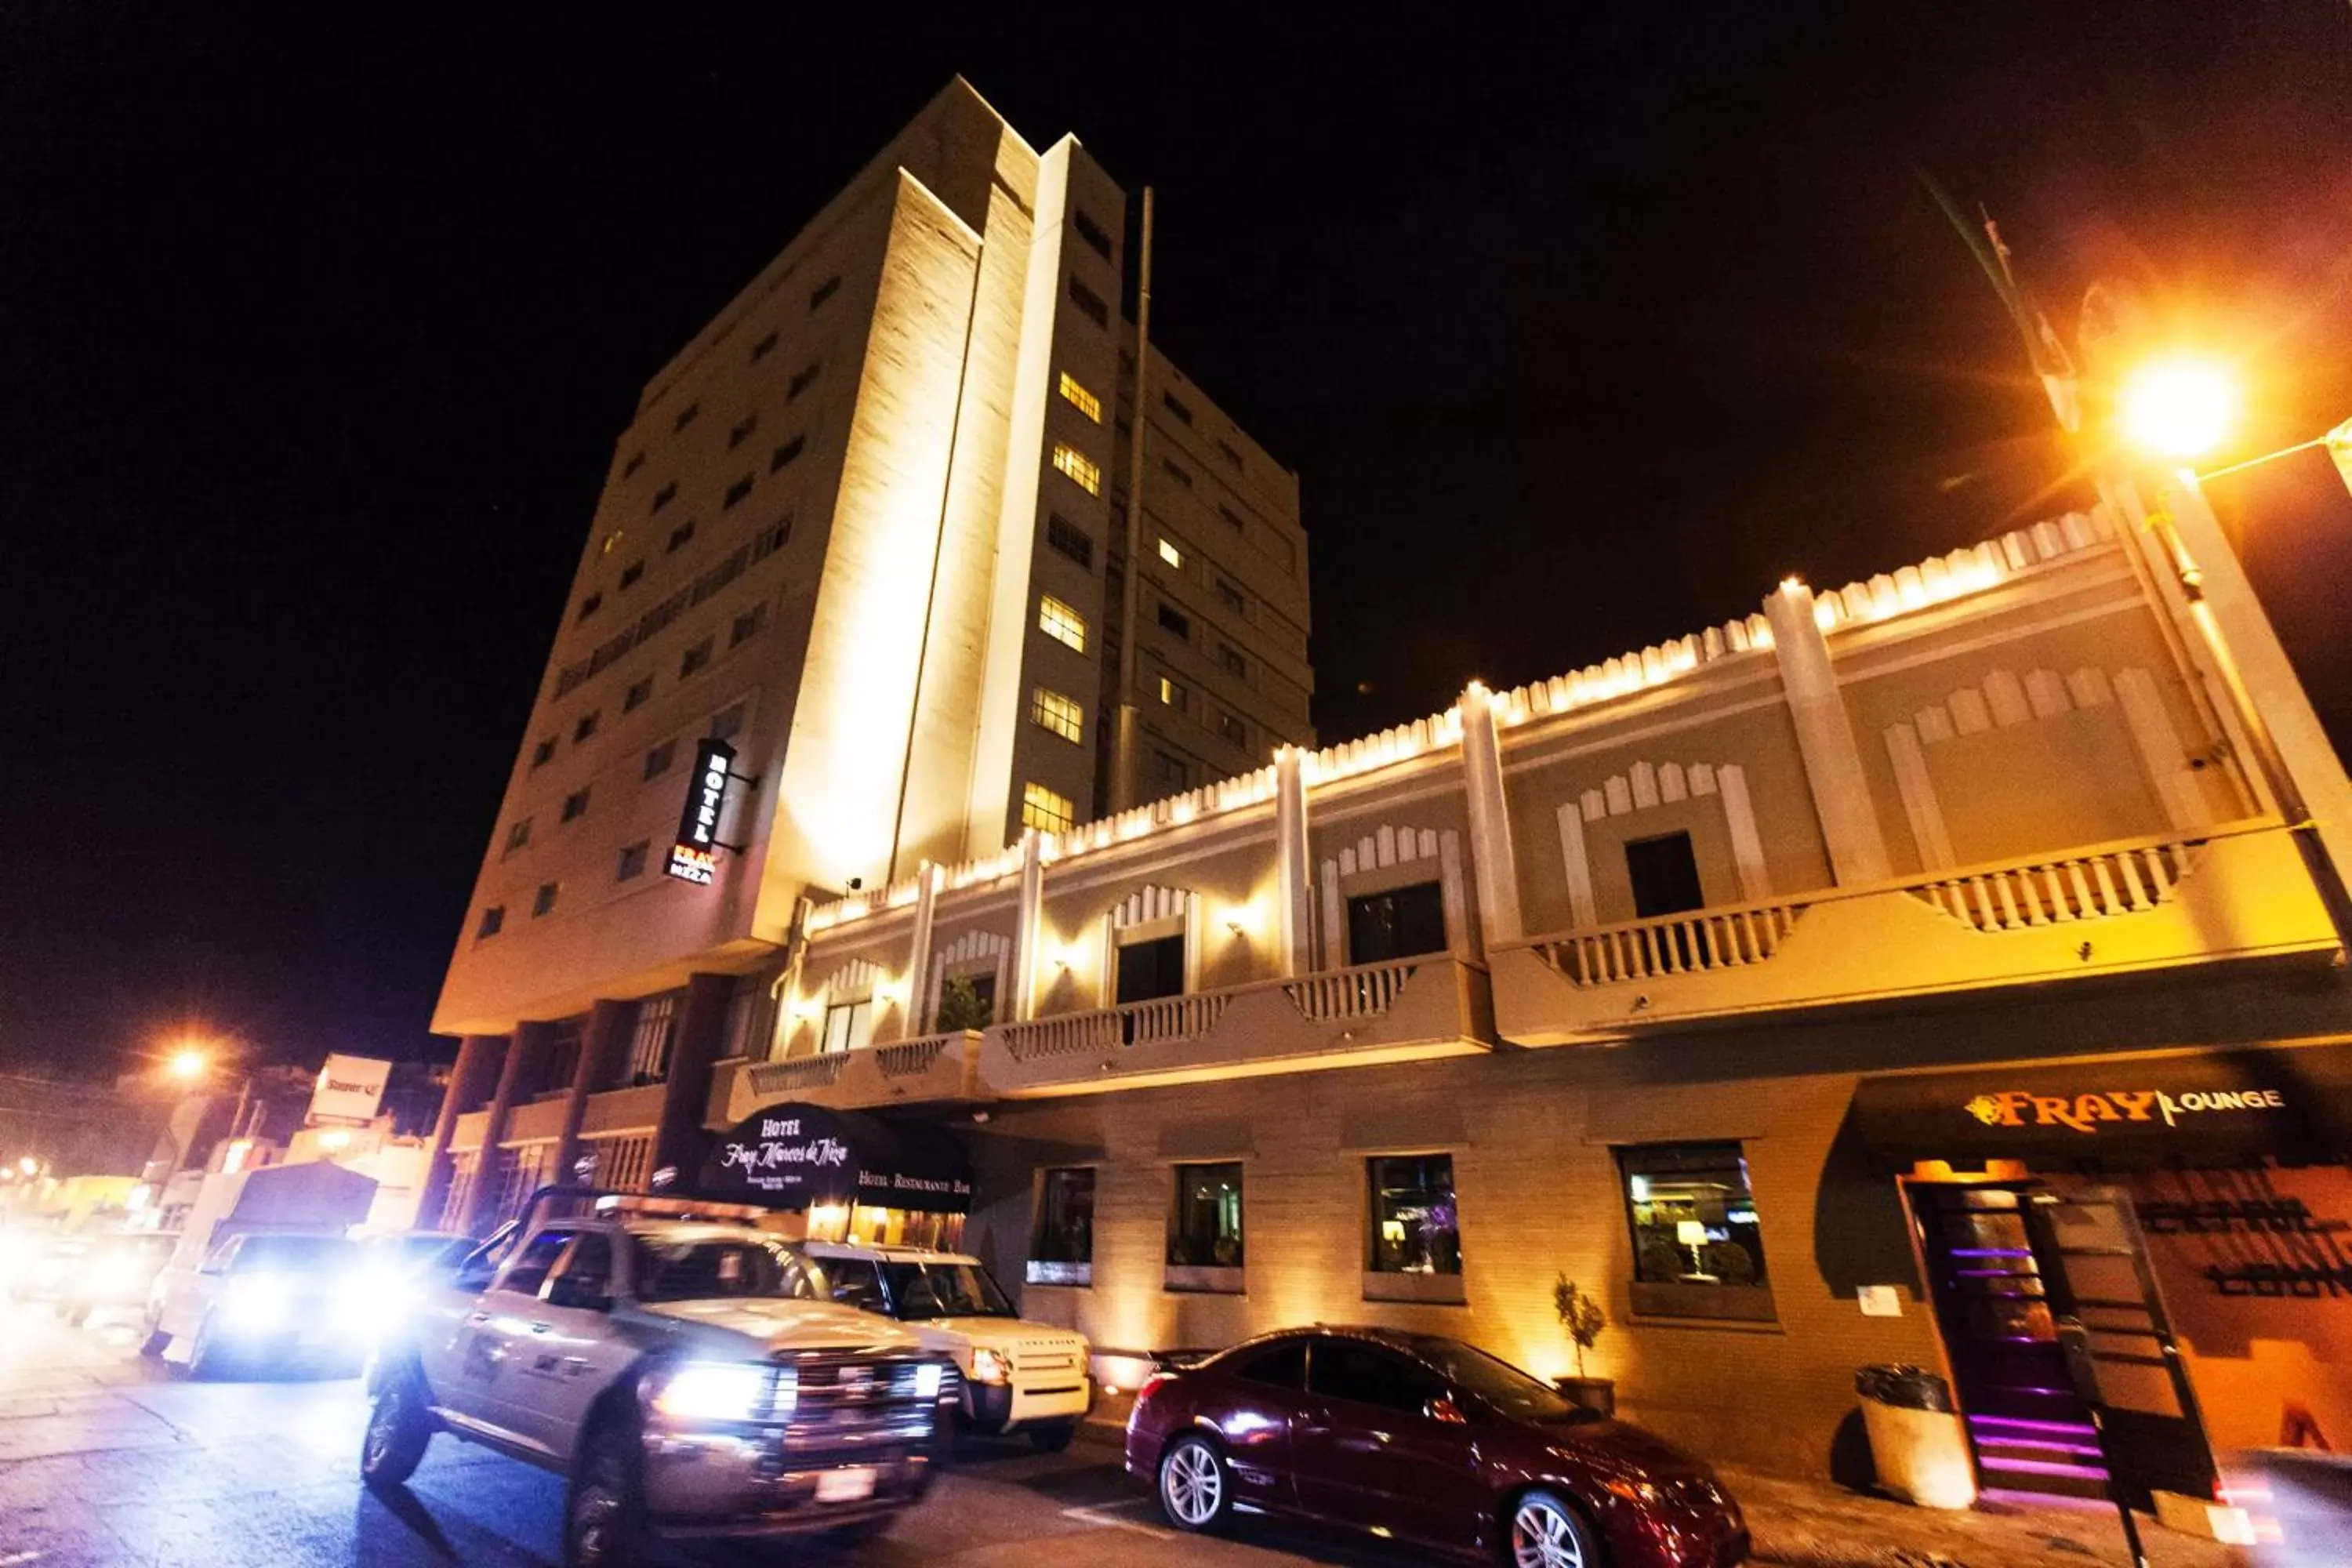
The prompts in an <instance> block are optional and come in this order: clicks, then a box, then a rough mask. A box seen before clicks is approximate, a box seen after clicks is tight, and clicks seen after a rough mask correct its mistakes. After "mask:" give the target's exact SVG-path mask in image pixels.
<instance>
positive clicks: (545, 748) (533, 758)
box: [530, 735, 555, 768]
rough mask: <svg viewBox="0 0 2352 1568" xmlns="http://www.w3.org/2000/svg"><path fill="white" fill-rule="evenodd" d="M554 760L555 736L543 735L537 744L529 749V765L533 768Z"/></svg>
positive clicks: (541, 766)
mask: <svg viewBox="0 0 2352 1568" xmlns="http://www.w3.org/2000/svg"><path fill="white" fill-rule="evenodd" d="M554 760H555V737H554V736H552V735H548V736H543V737H542V738H541V741H540V742H539V744H538V745H537V746H536V747H534V748H533V749H532V751H531V753H530V765H531V766H532V767H535V768H543V767H545V766H546V765H547V764H548V763H551V762H553V761H554Z"/></svg>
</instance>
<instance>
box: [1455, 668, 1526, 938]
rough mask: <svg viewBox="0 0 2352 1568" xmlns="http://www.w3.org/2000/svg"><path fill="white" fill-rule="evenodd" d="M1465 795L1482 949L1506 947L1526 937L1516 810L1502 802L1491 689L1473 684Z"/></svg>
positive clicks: (1465, 712)
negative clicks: (1513, 823)
mask: <svg viewBox="0 0 2352 1568" xmlns="http://www.w3.org/2000/svg"><path fill="white" fill-rule="evenodd" d="M1461 712H1462V792H1463V795H1464V798H1465V805H1467V806H1468V808H1469V816H1470V858H1471V860H1472V861H1473V863H1474V864H1475V865H1476V867H1477V868H1478V924H1479V928H1480V929H1479V941H1480V942H1481V944H1482V947H1496V946H1502V945H1507V944H1508V943H1510V942H1517V941H1518V940H1519V937H1520V936H1521V934H1522V931H1521V929H1520V919H1519V865H1518V858H1517V855H1516V854H1515V853H1514V851H1513V850H1512V848H1511V812H1510V806H1509V805H1508V804H1507V802H1506V801H1505V800H1504V798H1503V749H1502V741H1501V739H1500V737H1498V736H1497V735H1496V732H1495V709H1494V703H1493V700H1492V698H1491V697H1490V696H1489V694H1488V693H1487V690H1486V687H1484V686H1482V685H1480V684H1479V683H1478V682H1477V681H1475V680H1474V681H1472V682H1471V683H1470V684H1469V686H1468V687H1467V688H1465V689H1464V691H1463V693H1462V706H1461Z"/></svg>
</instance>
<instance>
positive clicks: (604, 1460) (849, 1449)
mask: <svg viewBox="0 0 2352 1568" xmlns="http://www.w3.org/2000/svg"><path fill="white" fill-rule="evenodd" d="M565 1196H569V1194H555V1193H551V1192H549V1191H542V1192H541V1194H536V1195H534V1198H533V1200H532V1205H531V1209H530V1210H529V1211H527V1212H526V1217H525V1221H524V1223H523V1224H522V1225H520V1226H517V1227H516V1228H515V1229H513V1230H512V1231H510V1232H505V1233H502V1234H501V1236H500V1237H498V1238H496V1239H495V1240H494V1241H493V1242H491V1243H486V1244H485V1245H484V1246H483V1247H481V1248H479V1249H478V1251H477V1252H476V1253H475V1254H474V1255H472V1256H470V1257H468V1258H467V1259H466V1261H465V1262H464V1263H463V1264H462V1265H461V1266H460V1267H459V1268H458V1269H457V1273H456V1274H455V1276H454V1277H453V1278H452V1279H451V1280H450V1281H449V1283H448V1284H447V1285H446V1286H444V1287H442V1288H440V1289H433V1290H429V1291H428V1292H427V1294H426V1298H425V1301H424V1302H423V1304H422V1305H421V1306H420V1307H419V1308H418V1310H416V1311H415V1313H414V1314H413V1315H412V1317H411V1318H410V1320H409V1322H408V1324H407V1325H406V1328H405V1330H404V1333H403V1335H402V1337H401V1338H400V1339H399V1340H397V1341H396V1342H387V1343H386V1344H385V1346H384V1348H383V1353H382V1354H381V1355H380V1356H379V1357H378V1359H377V1362H376V1366H375V1370H374V1372H373V1373H372V1375H371V1377H370V1384H371V1389H370V1392H371V1394H373V1401H374V1407H373V1412H372V1414H371V1415H370V1417H369V1421H368V1427H367V1436H366V1438H365V1441H364V1444H363V1446H362V1454H361V1463H360V1469H361V1474H362V1477H363V1478H364V1479H366V1481H367V1483H368V1484H369V1485H370V1486H372V1487H375V1488H378V1489H382V1488H385V1487H390V1486H396V1485H398V1484H399V1483H401V1482H402V1481H404V1480H405V1479H407V1478H408V1476H409V1474H410V1472H412V1471H413V1470H415V1468H416V1465H417V1463H418V1461H419V1460H420V1459H421V1458H423V1456H424V1453H425V1446H426V1444H427V1442H428V1441H429V1440H430V1439H431V1438H432V1436H433V1435H434V1434H435V1433H436V1432H447V1433H450V1434H452V1435H454V1436H457V1437H460V1438H463V1439H465V1440H466V1441H468V1442H473V1443H478V1444H481V1445H482V1446H484V1447H488V1448H490V1449H493V1450H495V1451H496V1452H499V1453H501V1454H505V1455H507V1456H509V1457H510V1458H518V1459H520V1460H523V1461H524V1462H526V1463H529V1464H533V1465H537V1466H540V1467H541V1468H545V1469H550V1470H553V1471H555V1472H556V1473H557V1474H559V1475H562V1476H564V1477H566V1478H567V1479H568V1480H569V1489H568V1491H567V1493H566V1498H565V1503H564V1516H563V1554H564V1562H565V1563H567V1564H569V1565H571V1568H590V1565H592V1564H593V1565H594V1568H633V1565H635V1564H637V1563H642V1562H645V1561H646V1554H647V1553H648V1552H650V1551H651V1550H652V1545H653V1542H655V1540H656V1538H659V1537H664V1536H719V1537H730V1536H740V1537H751V1536H769V1535H779V1534H786V1533H792V1532H798V1531H836V1532H840V1533H842V1534H844V1535H850V1536H855V1535H860V1534H866V1533H872V1532H877V1531H881V1530H883V1529H886V1528H887V1526H888V1524H889V1522H890V1520H891V1518H892V1517H893V1516H894V1515H895V1514H896V1513H897V1511H898V1510H900V1509H903V1508H906V1507H908V1506H909V1505H911V1504H913V1503H915V1502H917V1501H918V1500H920V1499H921V1498H922V1497H923V1495H924V1494H925V1493H926V1492H927V1491H928V1490H929V1488H930V1484H931V1480H932V1478H933V1476H934V1475H935V1474H936V1473H937V1472H938V1470H939V1468H940V1466H941V1465H942V1464H943V1463H944V1462H945V1460H946V1458H947V1446H948V1441H949V1438H950V1435H951V1433H952V1431H953V1421H954V1410H955V1403H956V1397H957V1394H956V1388H955V1384H956V1381H957V1379H956V1373H955V1368H954V1365H953V1363H951V1362H950V1361H949V1360H948V1359H947V1358H946V1357H945V1356H943V1355H940V1354H937V1353H934V1352H928V1351H926V1350H925V1349H924V1348H923V1346H922V1344H921V1342H919V1341H918V1340H917V1339H916V1338H915V1336H914V1335H912V1334H910V1333H908V1332H907V1331H904V1330H902V1329H900V1328H898V1327H897V1326H896V1325H895V1324H891V1323H887V1322H884V1321H880V1320H878V1319H877V1318H875V1317H873V1316H872V1315H870V1314H868V1313H865V1312H860V1311H858V1310H856V1308H854V1307H847V1306H843V1305H839V1304H836V1303H835V1302H834V1301H833V1300H831V1299H830V1294H831V1293H830V1290H829V1289H828V1286H827V1282H826V1280H825V1278H824V1271H823V1268H821V1266H819V1265H818V1264H817V1263H816V1262H815V1261H814V1260H813V1259H811V1258H806V1257H804V1256H803V1254H802V1253H801V1252H800V1251H799V1250H798V1249H797V1248H795V1247H793V1246H792V1245H791V1244H789V1243H787V1242H784V1241H782V1240H781V1239H779V1238H778V1237H774V1236H772V1235H771V1234H769V1233H768V1232H765V1231H762V1230H760V1229H757V1228H755V1227H754V1226H751V1225H750V1224H747V1223H745V1222H746V1220H747V1219H748V1218H749V1217H750V1216H751V1215H754V1214H756V1213H757V1212H758V1211H755V1210H746V1209H742V1208H740V1207H737V1206H735V1205H695V1204H684V1203H676V1202H664V1201H662V1200H654V1199H630V1198H619V1197H613V1196H609V1195H605V1196H598V1195H594V1194H590V1195H589V1196H590V1197H592V1198H593V1204H594V1206H593V1207H592V1208H591V1209H590V1211H589V1212H588V1213H587V1214H585V1215H582V1216H580V1217H572V1218H545V1217H540V1215H539V1212H538V1211H540V1210H541V1208H542V1207H551V1206H553V1205H552V1204H551V1202H550V1201H549V1200H551V1199H552V1198H555V1197H565Z"/></svg>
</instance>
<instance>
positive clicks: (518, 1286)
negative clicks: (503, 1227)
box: [499, 1230, 573, 1296]
mask: <svg viewBox="0 0 2352 1568" xmlns="http://www.w3.org/2000/svg"><path fill="white" fill-rule="evenodd" d="M572 1234H573V1233H572V1232H571V1231H568V1230H542V1231H541V1232H540V1233H539V1234H538V1235H537V1236H534V1237H531V1238H530V1240H529V1241H526V1242H524V1243H523V1244H522V1250H521V1251H520V1252H518V1253H516V1254H515V1256H514V1261H513V1262H511V1263H509V1264H508V1265H507V1271H506V1273H505V1275H504V1276H503V1277H502V1278H500V1279H499V1289H501V1290H512V1291H515V1292H516V1293H518V1294H520V1295H524V1296H536V1295H538V1294H539V1288H540V1287H541V1285H543V1284H545V1283H546V1282H547V1271H548V1270H549V1269H551V1268H554V1267H555V1260H556V1259H557V1258H561V1257H562V1256H563V1249H564V1248H565V1247H569V1246H571V1245H572Z"/></svg>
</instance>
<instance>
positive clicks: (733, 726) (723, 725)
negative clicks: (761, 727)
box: [710, 702, 743, 741]
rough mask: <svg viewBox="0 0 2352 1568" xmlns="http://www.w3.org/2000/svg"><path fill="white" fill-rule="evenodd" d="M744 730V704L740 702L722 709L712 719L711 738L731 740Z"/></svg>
mask: <svg viewBox="0 0 2352 1568" xmlns="http://www.w3.org/2000/svg"><path fill="white" fill-rule="evenodd" d="M742 731H743V704H741V703H740V702H738V703H736V704H735V705H734V706H733V707H731V708H722V709H720V710H719V712H718V714H717V716H716V717H714V718H713V719H712V720H711V721H710V738H711V739H712V740H714V741H731V740H733V739H734V738H735V737H736V736H737V735H739V734H741V733H742Z"/></svg>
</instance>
